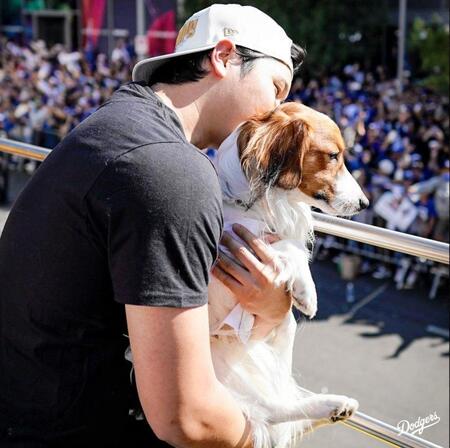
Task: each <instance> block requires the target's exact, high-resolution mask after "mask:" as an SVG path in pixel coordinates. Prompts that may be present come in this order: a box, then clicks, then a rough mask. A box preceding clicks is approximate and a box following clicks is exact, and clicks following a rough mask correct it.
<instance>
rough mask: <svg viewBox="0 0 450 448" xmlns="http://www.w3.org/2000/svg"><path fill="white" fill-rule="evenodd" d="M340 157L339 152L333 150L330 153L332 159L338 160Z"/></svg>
mask: <svg viewBox="0 0 450 448" xmlns="http://www.w3.org/2000/svg"><path fill="white" fill-rule="evenodd" d="M338 157H339V153H338V152H333V153H331V154H330V159H331V160H337V159H338Z"/></svg>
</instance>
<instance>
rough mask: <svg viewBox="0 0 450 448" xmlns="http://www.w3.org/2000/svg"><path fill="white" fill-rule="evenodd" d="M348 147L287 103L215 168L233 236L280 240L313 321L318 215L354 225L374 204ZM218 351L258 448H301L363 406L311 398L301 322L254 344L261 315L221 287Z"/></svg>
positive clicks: (333, 129)
mask: <svg viewBox="0 0 450 448" xmlns="http://www.w3.org/2000/svg"><path fill="white" fill-rule="evenodd" d="M344 150H345V147H344V141H343V139H342V136H341V133H340V131H339V129H338V127H337V126H336V124H335V123H334V122H333V121H332V120H331V119H330V118H328V117H327V116H326V115H324V114H321V113H319V112H316V111H314V110H313V109H311V108H309V107H306V106H303V105H300V104H297V103H285V104H282V105H281V106H279V107H278V108H277V109H275V110H274V111H272V112H270V113H267V114H265V115H263V116H260V117H256V118H254V119H251V120H249V121H246V122H245V123H243V124H241V125H240V126H239V127H238V128H237V129H236V130H235V131H234V132H233V133H232V134H231V135H230V136H228V137H227V139H226V140H225V141H224V142H223V143H222V145H221V146H220V148H219V151H218V153H217V159H216V161H215V165H216V168H217V172H218V175H219V181H220V184H221V188H222V193H223V206H224V219H225V228H226V229H230V227H231V225H232V224H233V223H240V224H243V225H245V226H246V227H247V228H249V229H250V230H251V231H253V232H254V233H256V234H259V235H263V234H264V233H267V232H272V233H275V234H277V235H278V236H279V237H280V238H281V240H280V241H277V242H276V243H274V244H273V245H272V248H273V250H274V252H275V255H276V258H277V260H278V262H279V263H280V266H282V267H283V268H282V269H280V274H279V277H278V278H277V281H278V282H279V283H280V284H282V283H286V284H287V285H288V287H289V288H290V290H291V292H292V295H293V297H294V305H295V306H296V307H297V308H299V309H300V310H301V311H302V312H303V313H304V314H306V315H307V316H309V317H310V318H312V317H313V316H314V315H315V314H316V311H317V295H316V289H315V285H314V282H313V279H312V277H311V273H310V270H309V266H308V262H309V249H308V247H309V243H311V242H312V240H313V227H312V216H311V209H310V207H311V206H314V207H317V208H319V209H321V210H322V211H324V212H326V213H330V214H334V215H344V216H350V215H353V214H355V213H358V212H359V211H360V210H361V209H363V208H365V207H367V205H368V200H367V198H366V197H365V196H364V194H363V193H362V191H361V188H360V187H359V185H358V184H357V182H356V181H355V180H354V179H353V177H352V176H351V175H350V173H349V172H348V170H347V169H346V167H345V165H344ZM209 310H210V311H209V317H210V332H211V347H212V355H213V361H214V367H215V371H216V374H217V377H218V379H219V380H220V381H221V382H222V384H224V385H225V386H226V387H227V388H228V390H229V391H230V392H231V393H232V394H233V396H234V398H235V399H236V400H237V402H238V403H239V404H240V406H241V409H242V410H243V412H244V414H245V415H246V416H247V418H248V419H249V421H250V422H251V424H252V428H253V433H254V446H255V448H270V447H277V448H294V447H295V446H296V444H297V443H298V441H299V440H300V439H301V437H302V435H303V434H304V433H306V432H307V431H311V430H312V429H314V428H315V427H317V426H320V425H323V424H326V423H332V422H334V421H338V420H342V419H346V418H348V417H350V416H351V415H352V414H353V413H354V412H355V411H356V409H357V408H358V402H357V401H356V400H353V399H351V398H348V397H346V396H342V395H329V394H317V395H312V396H307V395H305V394H304V393H303V392H302V390H301V389H300V388H299V386H298V385H297V384H296V382H295V380H294V379H293V377H292V352H293V344H294V337H295V330H296V322H295V319H294V317H293V315H292V313H289V315H288V316H287V317H286V319H285V321H284V322H283V323H282V324H281V325H280V326H279V327H278V328H276V329H275V330H274V331H272V333H271V334H270V335H269V336H268V337H267V338H266V339H265V340H262V341H256V340H253V339H250V336H251V330H252V326H253V316H252V315H250V314H248V313H246V312H245V311H244V310H243V309H242V308H241V307H240V305H238V304H237V302H236V300H235V298H234V297H233V294H232V293H231V291H230V290H229V289H228V288H226V286H224V285H223V284H222V283H221V282H219V281H218V280H217V279H215V278H213V279H212V281H211V284H210V287H209Z"/></svg>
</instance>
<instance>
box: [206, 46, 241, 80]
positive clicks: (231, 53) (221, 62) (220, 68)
mask: <svg viewBox="0 0 450 448" xmlns="http://www.w3.org/2000/svg"><path fill="white" fill-rule="evenodd" d="M235 50H236V45H235V44H234V43H233V42H231V40H228V39H222V40H221V41H219V42H218V43H217V44H216V46H215V47H214V48H213V50H212V52H211V56H210V63H211V71H212V73H214V74H215V75H216V76H217V77H218V78H223V77H225V75H226V72H227V64H228V62H229V61H230V60H231V58H233V57H235V55H236V53H235Z"/></svg>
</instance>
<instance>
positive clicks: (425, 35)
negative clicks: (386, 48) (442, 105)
mask: <svg viewBox="0 0 450 448" xmlns="http://www.w3.org/2000/svg"><path fill="white" fill-rule="evenodd" d="M409 37H410V45H411V47H410V48H411V49H412V50H414V51H416V52H417V53H418V56H419V65H420V71H421V73H419V74H421V75H422V76H423V78H424V79H423V84H424V85H426V86H427V87H429V88H431V89H433V90H437V91H438V92H440V93H442V94H444V95H448V93H449V57H448V54H449V28H448V26H446V25H444V24H443V23H442V22H441V21H440V19H439V17H437V16H436V17H434V18H433V21H432V22H431V23H425V22H424V21H423V20H421V19H416V20H415V21H414V23H413V26H412V30H411V33H410V36H409Z"/></svg>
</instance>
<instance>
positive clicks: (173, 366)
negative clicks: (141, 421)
mask: <svg viewBox="0 0 450 448" xmlns="http://www.w3.org/2000/svg"><path fill="white" fill-rule="evenodd" d="M125 309H126V315H127V322H128V332H129V336H130V343H131V349H132V353H133V361H134V367H135V372H136V381H137V388H138V393H139V398H140V401H141V404H142V407H143V410H144V413H145V415H146V417H147V420H148V422H149V424H150V426H151V427H152V429H153V431H154V432H155V434H156V435H157V436H158V437H159V438H160V439H162V440H164V441H166V442H167V443H169V444H171V445H174V446H176V447H180V448H184V447H193V448H194V447H195V448H197V447H198V448H203V447H205V448H206V447H207V448H216V447H217V448H219V447H220V448H251V447H252V445H253V444H252V437H251V431H250V425H249V424H248V423H247V422H246V419H245V417H244V415H243V414H242V412H241V410H240V409H239V407H238V406H237V404H236V403H235V401H234V400H233V399H232V397H231V395H230V394H229V393H228V391H227V390H226V389H225V388H224V387H223V386H222V385H221V384H220V383H219V381H218V380H217V378H216V376H215V373H214V369H213V364H212V359H211V351H210V343H209V327H208V310H207V305H204V306H200V307H196V308H187V309H180V308H165V307H146V306H137V305H126V306H125Z"/></svg>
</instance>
